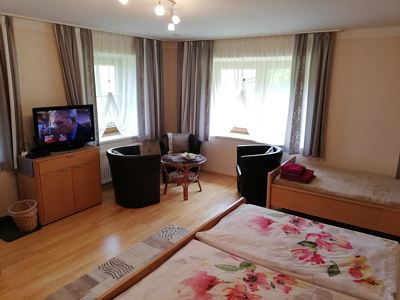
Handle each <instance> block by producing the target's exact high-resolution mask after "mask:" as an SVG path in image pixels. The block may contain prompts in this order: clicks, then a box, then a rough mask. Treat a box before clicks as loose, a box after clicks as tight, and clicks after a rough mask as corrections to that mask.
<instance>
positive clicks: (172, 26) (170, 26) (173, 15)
mask: <svg viewBox="0 0 400 300" xmlns="http://www.w3.org/2000/svg"><path fill="white" fill-rule="evenodd" d="M126 1H127V0H126ZM166 1H167V3H169V4H170V5H171V9H170V13H171V15H170V16H171V17H170V23H168V30H169V31H174V30H175V25H177V24H179V23H180V22H181V18H179V16H178V15H177V14H176V13H174V7H175V5H176V2H175V0H166ZM155 12H156V15H157V16H163V15H164V14H165V8H164V6H163V5H162V4H161V0H159V1H158V4H157V6H156V8H155Z"/></svg>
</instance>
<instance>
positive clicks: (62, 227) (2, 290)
mask: <svg viewBox="0 0 400 300" xmlns="http://www.w3.org/2000/svg"><path fill="white" fill-rule="evenodd" d="M201 179H202V180H201V183H202V187H203V192H198V186H197V184H192V185H190V186H189V200H188V201H183V200H182V199H183V194H182V187H180V186H174V185H170V186H169V187H168V191H167V194H166V195H162V196H161V203H160V204H156V205H153V206H150V207H145V208H140V209H125V208H122V207H119V206H118V205H116V204H115V203H114V194H113V190H112V188H111V187H106V188H105V189H104V191H103V204H101V205H98V206H96V207H92V208H90V209H88V210H85V211H83V212H80V213H78V214H75V215H73V216H70V217H67V218H65V219H63V220H60V221H57V222H54V223H52V224H49V225H47V226H44V227H43V228H42V229H41V230H39V231H37V232H34V233H32V234H30V235H28V236H26V237H23V238H21V239H19V240H16V241H14V242H11V243H5V242H3V241H1V240H0V269H1V275H0V299H43V298H44V297H45V296H47V295H48V294H50V293H51V292H53V291H54V290H56V289H58V288H59V287H61V286H63V285H65V284H67V283H69V282H70V281H72V280H74V279H76V278H78V277H80V276H81V275H83V274H85V273H87V272H89V271H91V270H92V269H93V268H95V267H96V266H97V265H99V264H100V263H102V262H104V261H105V260H107V259H108V258H110V257H112V256H115V255H117V254H118V253H119V252H121V251H122V250H124V249H125V248H127V247H128V246H130V245H132V244H134V243H136V242H138V241H141V240H142V239H143V238H145V237H146V236H148V235H150V234H152V233H154V232H155V231H157V230H158V229H159V228H161V227H162V226H164V225H166V224H170V223H175V224H179V225H182V226H183V227H185V228H187V229H189V230H191V229H194V228H196V227H197V226H199V225H200V224H202V223H204V222H205V221H206V220H208V219H209V218H211V217H212V216H214V215H216V214H217V213H218V212H220V211H222V210H223V209H224V208H226V207H227V206H229V205H230V204H232V203H233V202H234V201H235V200H237V199H238V198H239V195H238V193H237V191H236V181H235V178H234V177H230V176H224V175H219V174H214V173H210V172H202V174H201ZM162 189H163V186H161V187H160V193H161V192H162Z"/></svg>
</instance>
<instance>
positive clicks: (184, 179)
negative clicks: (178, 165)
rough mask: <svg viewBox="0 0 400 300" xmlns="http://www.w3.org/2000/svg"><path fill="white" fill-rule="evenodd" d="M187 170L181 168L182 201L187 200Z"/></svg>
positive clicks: (188, 182) (186, 168)
mask: <svg viewBox="0 0 400 300" xmlns="http://www.w3.org/2000/svg"><path fill="white" fill-rule="evenodd" d="M189 184H190V181H189V168H188V167H186V166H185V168H183V182H182V186H183V200H188V199H189V192H188V189H189Z"/></svg>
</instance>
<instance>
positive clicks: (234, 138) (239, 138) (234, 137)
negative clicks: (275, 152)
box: [210, 133, 283, 148]
mask: <svg viewBox="0 0 400 300" xmlns="http://www.w3.org/2000/svg"><path fill="white" fill-rule="evenodd" d="M210 137H211V138H216V139H222V140H223V139H225V140H231V141H241V142H246V143H253V144H267V145H275V146H279V147H281V148H283V145H276V144H269V143H266V142H263V141H257V140H256V139H254V138H252V137H251V136H249V135H245V134H237V133H229V134H227V135H211V136H210Z"/></svg>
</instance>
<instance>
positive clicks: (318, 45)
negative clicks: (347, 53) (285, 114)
mask: <svg viewBox="0 0 400 300" xmlns="http://www.w3.org/2000/svg"><path fill="white" fill-rule="evenodd" d="M333 37H334V33H333V32H323V33H316V34H314V39H313V44H312V52H311V61H310V75H309V83H308V96H307V114H306V121H305V123H306V126H305V134H304V150H303V155H304V156H314V157H319V156H320V155H321V144H322V140H323V132H324V125H325V117H326V116H325V114H326V113H325V110H326V95H327V88H328V74H329V65H330V58H331V52H332V49H331V48H332V40H333Z"/></svg>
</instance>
